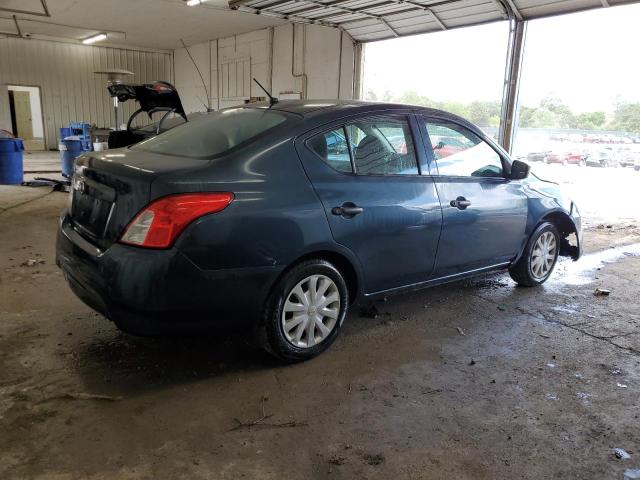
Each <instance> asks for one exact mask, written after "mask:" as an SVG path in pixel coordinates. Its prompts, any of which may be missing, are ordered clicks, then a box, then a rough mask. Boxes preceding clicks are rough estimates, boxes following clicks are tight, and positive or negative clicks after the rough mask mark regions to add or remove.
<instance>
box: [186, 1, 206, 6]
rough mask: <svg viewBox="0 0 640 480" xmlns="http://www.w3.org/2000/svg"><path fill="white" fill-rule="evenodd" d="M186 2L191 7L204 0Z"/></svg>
mask: <svg viewBox="0 0 640 480" xmlns="http://www.w3.org/2000/svg"><path fill="white" fill-rule="evenodd" d="M184 3H186V4H187V5H188V6H190V7H195V6H196V5H200V4H201V3H202V0H186V1H185V2H184Z"/></svg>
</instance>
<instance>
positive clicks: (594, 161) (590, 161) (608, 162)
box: [586, 150, 617, 168]
mask: <svg viewBox="0 0 640 480" xmlns="http://www.w3.org/2000/svg"><path fill="white" fill-rule="evenodd" d="M586 163H587V166H589V167H603V168H606V167H615V166H616V165H617V164H616V161H615V159H614V157H613V152H611V151H610V150H596V151H595V152H593V153H592V154H591V155H589V157H588V158H587V160H586Z"/></svg>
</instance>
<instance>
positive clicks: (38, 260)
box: [20, 258, 44, 267]
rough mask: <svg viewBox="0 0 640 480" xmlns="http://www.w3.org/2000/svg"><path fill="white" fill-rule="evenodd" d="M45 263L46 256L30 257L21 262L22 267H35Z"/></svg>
mask: <svg viewBox="0 0 640 480" xmlns="http://www.w3.org/2000/svg"><path fill="white" fill-rule="evenodd" d="M43 263H44V258H30V259H29V260H25V261H24V262H22V263H21V264H20V266H21V267H34V266H36V265H39V264H43Z"/></svg>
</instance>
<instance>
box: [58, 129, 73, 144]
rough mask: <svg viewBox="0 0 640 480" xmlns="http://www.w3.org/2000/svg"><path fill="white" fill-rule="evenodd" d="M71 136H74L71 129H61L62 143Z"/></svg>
mask: <svg viewBox="0 0 640 480" xmlns="http://www.w3.org/2000/svg"><path fill="white" fill-rule="evenodd" d="M71 135H73V132H72V131H71V128H69V127H62V128H61V129H60V141H62V140H63V139H65V138H67V137H70V136H71Z"/></svg>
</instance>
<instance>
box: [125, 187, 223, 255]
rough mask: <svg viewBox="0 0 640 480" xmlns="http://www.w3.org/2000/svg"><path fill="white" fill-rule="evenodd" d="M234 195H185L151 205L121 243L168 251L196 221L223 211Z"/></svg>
mask: <svg viewBox="0 0 640 480" xmlns="http://www.w3.org/2000/svg"><path fill="white" fill-rule="evenodd" d="M232 200H233V193H228V192H216V193H185V194H179V195H171V196H168V197H163V198H160V199H158V200H155V201H153V202H151V203H150V204H149V205H148V206H147V207H146V208H145V209H144V210H142V211H141V212H140V213H138V214H137V215H136V216H135V217H134V219H133V220H131V222H130V223H129V225H127V228H125V230H124V233H123V234H122V237H121V238H120V242H121V243H127V244H129V245H136V246H138V247H147V248H169V247H170V246H171V245H173V242H174V241H175V239H176V238H178V235H180V233H182V231H183V230H184V229H185V228H186V227H187V225H189V224H190V223H191V222H193V221H194V220H195V219H197V218H199V217H201V216H203V215H208V214H210V213H216V212H220V211H222V210H224V209H225V208H227V206H228V205H229V204H230V203H231V201H232Z"/></svg>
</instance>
